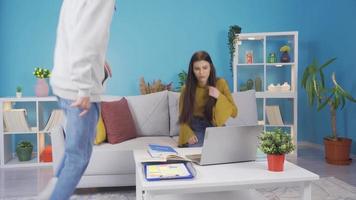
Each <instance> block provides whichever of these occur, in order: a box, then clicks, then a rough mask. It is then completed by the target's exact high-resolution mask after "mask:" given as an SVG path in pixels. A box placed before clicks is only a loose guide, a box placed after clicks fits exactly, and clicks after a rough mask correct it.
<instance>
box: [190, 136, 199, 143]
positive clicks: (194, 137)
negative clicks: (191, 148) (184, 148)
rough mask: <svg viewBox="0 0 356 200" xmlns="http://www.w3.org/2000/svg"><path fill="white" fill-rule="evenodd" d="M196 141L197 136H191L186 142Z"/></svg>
mask: <svg viewBox="0 0 356 200" xmlns="http://www.w3.org/2000/svg"><path fill="white" fill-rule="evenodd" d="M196 143H198V138H197V136H195V135H194V136H192V137H190V138H189V140H188V144H196Z"/></svg>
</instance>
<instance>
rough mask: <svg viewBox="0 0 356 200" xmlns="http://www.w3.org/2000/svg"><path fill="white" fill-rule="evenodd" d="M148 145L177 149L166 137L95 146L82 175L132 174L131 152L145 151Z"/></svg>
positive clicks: (143, 138)
mask: <svg viewBox="0 0 356 200" xmlns="http://www.w3.org/2000/svg"><path fill="white" fill-rule="evenodd" d="M148 144H159V145H168V146H172V147H177V142H176V141H174V140H173V139H172V138H171V137H167V136H155V137H137V138H134V139H131V140H127V141H124V142H122V143H120V144H108V143H102V144H100V145H95V146H94V147H93V153H92V156H91V158H90V162H89V165H88V168H87V170H86V171H85V173H84V175H113V174H134V173H135V164H134V159H133V150H136V149H147V146H148Z"/></svg>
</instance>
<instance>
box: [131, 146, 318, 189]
mask: <svg viewBox="0 0 356 200" xmlns="http://www.w3.org/2000/svg"><path fill="white" fill-rule="evenodd" d="M176 150H177V152H178V153H179V155H180V156H184V155H188V154H197V153H200V152H201V148H177V149H176ZM149 156H150V155H149V154H148V152H147V150H142V149H141V150H135V151H134V158H135V163H136V168H137V171H136V175H137V176H138V178H139V179H138V180H141V183H142V184H141V185H142V188H143V189H145V190H172V188H175V189H184V188H190V189H194V188H199V187H200V188H201V187H216V186H219V187H221V186H226V187H229V186H248V185H258V184H261V185H263V184H264V185H266V184H270V183H276V184H283V183H291V182H292V183H295V182H304V181H312V180H317V179H319V176H318V175H317V174H314V173H312V172H310V171H308V170H306V169H304V168H301V167H299V166H297V165H295V164H292V163H290V162H288V161H286V162H285V164H284V171H283V172H271V171H268V170H267V162H266V161H254V162H241V163H230V164H219V165H208V166H199V165H196V164H194V168H195V169H196V171H197V175H196V177H195V178H193V179H184V180H177V179H176V180H162V181H147V180H146V179H145V178H144V175H143V170H142V164H141V162H140V161H142V160H145V158H146V159H147V157H149ZM140 169H141V170H140Z"/></svg>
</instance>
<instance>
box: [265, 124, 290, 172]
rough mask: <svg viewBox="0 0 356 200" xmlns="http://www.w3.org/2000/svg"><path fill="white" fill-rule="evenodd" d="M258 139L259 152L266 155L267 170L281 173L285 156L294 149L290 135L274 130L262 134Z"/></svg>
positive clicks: (277, 129)
mask: <svg viewBox="0 0 356 200" xmlns="http://www.w3.org/2000/svg"><path fill="white" fill-rule="evenodd" d="M259 139H260V149H261V151H262V152H263V153H265V154H267V162H268V170H270V171H275V172H279V171H283V168H284V160H285V154H288V153H290V152H292V151H293V150H294V149H295V145H294V144H293V143H292V137H291V136H290V134H288V133H287V132H286V131H283V130H282V129H281V128H276V129H274V130H273V131H265V132H263V133H262V135H261V136H260V137H259Z"/></svg>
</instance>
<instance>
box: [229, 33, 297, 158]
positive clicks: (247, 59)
mask: <svg viewBox="0 0 356 200" xmlns="http://www.w3.org/2000/svg"><path fill="white" fill-rule="evenodd" d="M235 36H236V40H235V41H236V42H235V43H234V44H235V48H234V49H235V51H234V54H233V58H232V66H233V68H232V71H233V89H234V92H237V91H244V90H249V89H254V90H256V98H257V111H258V123H259V124H260V125H264V130H269V129H271V128H275V127H279V128H283V130H284V131H287V132H288V133H290V134H291V136H292V138H293V143H294V144H297V116H298V115H297V98H298V96H297V88H298V87H297V86H298V81H297V77H298V32H296V31H291V32H262V33H240V34H236V35H235ZM251 56H252V57H251ZM256 83H257V84H256ZM271 120H272V122H273V123H271V122H270V121H271ZM276 120H277V121H276ZM296 152H297V151H296V150H295V151H294V152H293V155H296Z"/></svg>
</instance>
